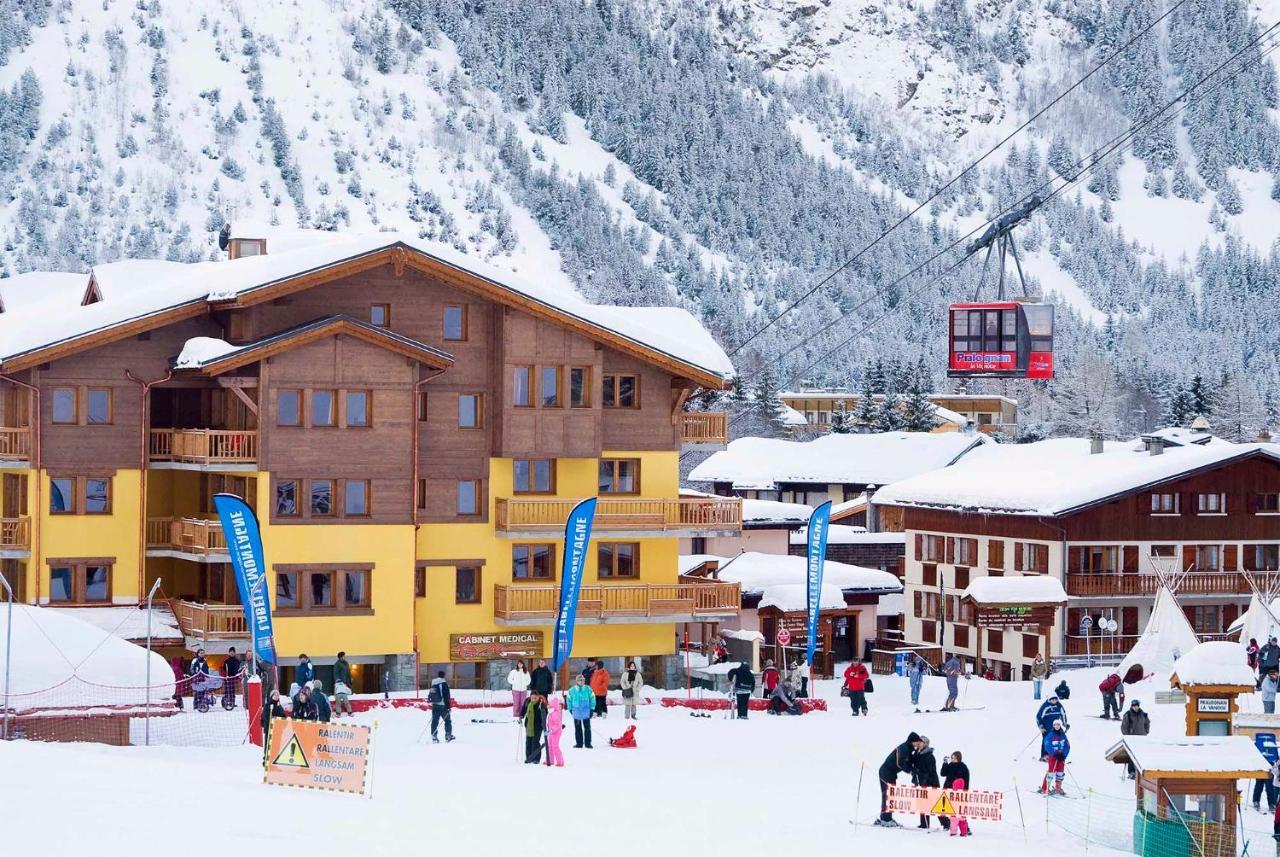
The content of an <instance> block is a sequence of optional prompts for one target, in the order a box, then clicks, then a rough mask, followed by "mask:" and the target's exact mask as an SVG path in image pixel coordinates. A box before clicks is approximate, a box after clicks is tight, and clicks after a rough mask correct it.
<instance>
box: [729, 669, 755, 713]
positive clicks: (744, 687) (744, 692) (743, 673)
mask: <svg viewBox="0 0 1280 857" xmlns="http://www.w3.org/2000/svg"><path fill="white" fill-rule="evenodd" d="M729 681H730V682H731V683H732V687H733V695H734V698H735V699H736V700H737V703H738V719H739V720H746V719H747V703H748V702H750V701H751V692H752V691H753V690H755V689H756V677H755V676H754V675H752V673H751V667H749V666H747V665H746V664H745V663H742V664H738V665H737V666H736V667H734V668H733V669H731V670H729Z"/></svg>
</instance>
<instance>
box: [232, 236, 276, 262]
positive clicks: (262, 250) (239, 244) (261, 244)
mask: <svg viewBox="0 0 1280 857" xmlns="http://www.w3.org/2000/svg"><path fill="white" fill-rule="evenodd" d="M265 255H267V239H265V238H232V239H231V241H230V243H228V245H227V258H228V259H244V258H247V257H249V256H265Z"/></svg>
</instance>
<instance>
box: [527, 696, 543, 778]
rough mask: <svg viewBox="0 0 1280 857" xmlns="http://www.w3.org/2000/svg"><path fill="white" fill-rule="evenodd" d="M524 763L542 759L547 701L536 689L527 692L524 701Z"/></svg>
mask: <svg viewBox="0 0 1280 857" xmlns="http://www.w3.org/2000/svg"><path fill="white" fill-rule="evenodd" d="M522 716H523V719H524V763H525V764H526V765H536V764H538V763H539V762H541V761H542V732H543V730H544V729H546V728H547V701H546V698H545V697H544V696H543V695H542V694H541V693H539V692H538V691H536V690H535V691H533V693H531V694H529V698H528V699H526V700H525V701H524V712H523V713H522Z"/></svg>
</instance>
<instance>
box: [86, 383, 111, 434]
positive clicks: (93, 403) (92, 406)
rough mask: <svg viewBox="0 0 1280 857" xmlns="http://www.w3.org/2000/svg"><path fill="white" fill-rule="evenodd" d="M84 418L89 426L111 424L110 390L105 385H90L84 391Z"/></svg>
mask: <svg viewBox="0 0 1280 857" xmlns="http://www.w3.org/2000/svg"><path fill="white" fill-rule="evenodd" d="M85 419H86V421H87V422H88V424H89V425H91V426H105V425H110V424H111V391H110V390H109V389H107V388H105V387H90V388H89V389H88V390H87V391H86V392H85Z"/></svg>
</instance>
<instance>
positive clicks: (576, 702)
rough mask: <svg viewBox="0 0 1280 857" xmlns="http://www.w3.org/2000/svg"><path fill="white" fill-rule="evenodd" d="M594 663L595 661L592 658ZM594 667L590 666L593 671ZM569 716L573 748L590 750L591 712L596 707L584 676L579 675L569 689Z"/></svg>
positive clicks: (594, 699)
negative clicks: (571, 724) (570, 718)
mask: <svg viewBox="0 0 1280 857" xmlns="http://www.w3.org/2000/svg"><path fill="white" fill-rule="evenodd" d="M592 660H593V661H594V660H595V659H594V658H592ZM594 669H595V666H594V664H593V665H592V670H593V671H594ZM568 700H569V716H570V717H572V718H573V746H574V747H577V748H579V749H581V748H582V747H586V748H587V749H588V750H590V749H591V712H592V710H593V709H594V708H595V705H596V697H595V694H594V693H592V692H591V688H589V687H587V679H586V676H583V675H579V676H578V677H576V678H575V679H574V680H573V687H571V688H569V694H568Z"/></svg>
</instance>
